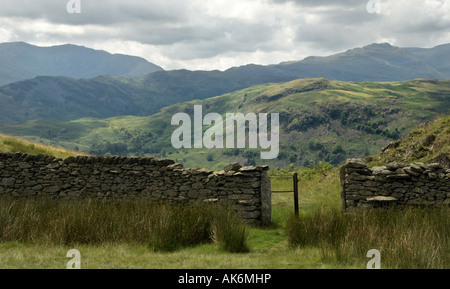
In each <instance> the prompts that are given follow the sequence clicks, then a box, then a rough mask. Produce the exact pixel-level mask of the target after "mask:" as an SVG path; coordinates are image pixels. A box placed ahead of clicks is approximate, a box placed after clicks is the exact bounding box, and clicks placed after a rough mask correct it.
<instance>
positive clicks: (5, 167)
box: [0, 153, 271, 225]
mask: <svg viewBox="0 0 450 289" xmlns="http://www.w3.org/2000/svg"><path fill="white" fill-rule="evenodd" d="M267 170H268V167H242V166H240V165H239V164H232V165H229V166H227V167H225V169H224V170H223V171H219V172H213V171H210V170H207V169H185V168H183V166H182V165H181V164H177V163H175V162H174V161H172V160H165V159H157V158H125V157H69V158H67V159H65V160H62V159H58V158H55V157H51V156H44V155H37V156H36V155H28V154H21V153H2V154H0V197H12V198H39V197H51V198H53V199H60V200H62V199H81V198H98V199H113V200H114V199H130V198H135V199H136V198H147V199H151V200H155V201H169V202H175V203H182V204H190V203H194V202H199V201H200V202H203V201H206V202H217V203H221V204H224V205H227V206H233V208H235V209H236V210H237V211H238V212H239V214H240V215H241V216H242V218H243V219H244V220H245V221H246V222H247V223H249V224H252V225H268V224H269V223H270V219H271V189H270V180H269V177H268V176H267Z"/></svg>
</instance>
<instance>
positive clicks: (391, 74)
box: [0, 43, 450, 123]
mask: <svg viewBox="0 0 450 289" xmlns="http://www.w3.org/2000/svg"><path fill="white" fill-rule="evenodd" d="M8 46H12V47H10V48H9V49H6V48H7V47H8ZM13 48H14V49H13ZM19 48H21V49H24V50H21V49H19ZM28 50H29V51H28ZM18 51H22V52H20V53H19V54H17V53H18ZM36 51H37V52H36ZM50 51H55V52H54V53H51V52H50ZM72 52H73V54H72ZM40 53H42V55H41V54H40ZM8 55H16V56H15V57H18V60H15V61H14V60H13V59H14V58H13V57H12V56H8ZM17 55H22V58H23V59H21V57H20V56H17ZM32 55H34V56H33V57H32ZM36 55H38V56H36ZM449 55H450V44H446V45H441V46H437V47H435V48H429V49H424V48H399V47H394V46H391V45H390V44H386V43H385V44H372V45H368V46H366V47H362V48H355V49H351V50H348V51H346V52H343V53H339V54H336V55H332V56H327V57H308V58H306V59H304V60H301V61H291V62H284V63H280V64H277V65H267V66H262V65H246V66H241V67H234V68H230V69H228V70H226V71H218V70H215V71H189V70H172V71H164V70H162V69H161V68H159V67H157V66H154V65H153V64H150V63H148V62H147V61H145V60H143V59H140V58H134V57H126V56H118V55H111V54H108V53H106V52H99V51H95V50H91V49H88V48H82V47H78V46H73V45H63V46H56V47H51V48H36V47H33V46H29V45H27V44H24V43H9V44H2V45H0V63H1V65H0V79H2V78H3V79H4V78H5V77H6V76H5V75H10V76H13V75H15V74H16V75H17V74H19V73H15V74H14V73H8V71H18V72H21V73H20V74H21V75H22V76H23V78H26V77H32V75H36V74H38V75H40V76H38V77H35V78H31V79H27V80H23V81H19V82H15V83H10V84H8V85H5V86H2V87H0V105H1V106H0V123H13V122H17V121H27V120H34V119H54V120H61V121H68V120H75V119H78V118H83V117H95V118H109V117H115V116H124V115H135V116H148V115H152V114H154V113H156V112H158V111H159V110H160V109H161V108H163V107H165V106H168V105H171V104H175V103H180V102H184V101H190V100H194V99H206V98H210V97H214V96H217V95H222V94H225V93H230V92H233V91H236V90H240V89H244V88H247V87H250V86H253V85H259V84H264V83H276V82H286V81H291V80H295V79H299V78H326V79H328V80H339V81H353V82H364V81H378V82H381V81H406V80H411V79H417V78H432V79H438V80H444V79H450V60H448V59H449V57H448V56H449ZM5 59H9V60H7V61H5ZM32 59H38V60H39V61H36V60H32ZM49 59H50V60H49ZM93 59H95V60H96V61H93ZM117 59H119V60H121V59H123V60H124V61H123V62H120V61H114V60H117ZM16 62H17V63H16ZM74 62H76V64H77V65H75V64H74ZM5 63H6V65H5ZM102 63H103V65H100V64H102ZM117 63H121V64H122V66H121V65H118V66H119V67H122V68H124V67H127V69H122V71H121V70H120V69H113V68H112V67H114V65H115V64H117ZM133 63H134V65H133ZM136 63H138V64H136ZM66 64H67V65H66ZM147 66H148V67H149V69H152V68H154V69H155V70H157V71H154V72H152V73H148V74H145V76H137V77H132V76H134V75H137V74H144V73H145V71H146V70H145V69H143V68H142V67H147ZM130 67H131V68H130ZM94 68H95V69H94ZM40 69H41V70H40ZM39 70H40V71H39ZM5 71H6V73H5ZM30 71H32V72H33V73H31V72H30ZM138 72H139V73H138ZM48 74H57V75H58V76H43V75H48ZM69 74H70V75H69ZM106 74H110V75H111V74H114V76H108V75H106ZM89 75H91V76H92V75H96V76H95V77H93V78H89ZM123 75H127V77H120V76H123ZM69 76H70V77H69ZM80 78H82V79H80Z"/></svg>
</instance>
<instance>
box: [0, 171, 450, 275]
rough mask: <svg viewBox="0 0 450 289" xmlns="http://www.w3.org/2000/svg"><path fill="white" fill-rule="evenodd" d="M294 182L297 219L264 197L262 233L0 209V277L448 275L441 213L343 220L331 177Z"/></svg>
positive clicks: (218, 215) (64, 206) (190, 217)
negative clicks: (392, 271) (52, 273)
mask: <svg viewBox="0 0 450 289" xmlns="http://www.w3.org/2000/svg"><path fill="white" fill-rule="evenodd" d="M324 167H325V166H324ZM289 170H292V168H286V171H289ZM309 170H316V172H315V173H311V171H309ZM272 173H273V172H272ZM299 173H300V176H301V177H300V182H299V195H300V202H299V203H300V204H299V207H300V218H296V217H294V216H293V211H294V206H293V194H292V193H282V194H273V196H272V225H271V226H269V227H265V228H259V227H250V226H243V225H242V224H240V223H239V221H238V220H237V219H235V215H233V214H230V213H229V212H228V211H218V210H213V211H211V210H209V209H206V208H205V207H202V206H200V207H193V208H190V209H183V208H180V207H172V206H155V205H151V204H147V203H145V202H142V201H139V202H136V201H129V202H123V203H105V202H87V203H86V202H81V203H60V204H56V203H51V202H50V203H49V202H41V203H39V202H38V203H36V202H26V201H17V202H14V203H12V202H11V201H6V200H1V201H0V268H48V269H53V268H54V269H63V268H65V266H66V263H67V262H68V261H69V258H67V257H66V253H67V251H68V250H70V249H77V250H79V251H80V252H81V257H82V258H81V262H82V264H81V266H82V268H84V269H107V268H114V269H116V268H126V269H128V268H133V269H142V268H148V269H332V268H333V269H335V268H346V269H347V268H348V269H350V268H352V269H353V268H357V269H364V268H366V265H367V262H368V261H369V259H368V258H367V257H366V254H367V252H368V251H369V250H371V249H377V250H380V252H381V257H382V259H381V262H382V263H381V265H382V268H449V267H450V264H449V257H448V256H449V254H448V248H449V247H450V246H449V242H450V241H449V237H450V232H449V228H450V226H449V225H450V224H449V220H450V218H449V217H450V216H449V210H448V209H442V210H435V211H422V210H413V209H411V210H409V209H408V210H406V211H400V212H389V213H388V214H377V213H366V214H355V215H347V214H342V213H341V212H340V206H341V199H340V183H339V172H338V170H337V169H331V168H327V169H326V170H324V171H321V170H320V168H319V169H318V168H310V169H303V170H302V171H300V172H299ZM273 174H275V173H273ZM272 186H273V187H272V188H273V190H290V189H291V188H292V180H289V179H286V180H284V179H283V180H276V181H274V182H273V183H272Z"/></svg>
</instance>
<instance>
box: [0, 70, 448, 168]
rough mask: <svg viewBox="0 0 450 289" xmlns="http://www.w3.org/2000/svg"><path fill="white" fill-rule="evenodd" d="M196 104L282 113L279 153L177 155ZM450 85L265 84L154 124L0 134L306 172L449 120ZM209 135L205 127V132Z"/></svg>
mask: <svg viewBox="0 0 450 289" xmlns="http://www.w3.org/2000/svg"><path fill="white" fill-rule="evenodd" d="M194 105H202V106H203V114H204V115H205V114H207V113H211V112H215V113H219V114H220V115H222V117H223V118H224V119H225V114H226V113H236V112H242V113H243V114H247V113H256V114H258V113H269V114H270V113H279V114H280V126H281V128H280V135H281V136H280V143H281V146H280V154H279V156H278V159H276V160H271V161H262V160H261V159H260V152H261V150H260V149H215V150H209V149H179V150H176V149H174V148H173V147H172V144H171V136H172V133H173V132H174V130H175V129H176V128H177V127H174V126H172V125H171V119H172V116H173V115H175V114H176V113H179V112H186V113H188V114H190V115H191V116H192V113H193V108H194ZM449 112H450V81H437V80H413V81H407V82H392V83H369V82H366V83H354V82H339V81H328V80H325V79H300V80H295V81H291V82H287V83H276V84H264V85H258V86H253V87H250V88H247V89H244V90H240V91H236V92H232V93H228V94H224V95H222V96H217V97H214V98H210V99H206V100H196V101H191V102H185V103H181V104H176V105H173V106H170V107H166V108H164V109H162V110H161V111H160V112H158V113H157V114H155V115H152V116H149V117H134V116H127V117H116V118H109V119H95V118H84V119H79V120H76V121H70V122H58V121H50V120H36V121H30V122H24V123H16V124H12V125H3V126H0V131H1V132H4V133H8V134H13V135H18V136H22V137H26V138H30V139H33V140H35V141H40V142H44V143H46V144H51V145H57V146H62V147H66V148H69V149H78V150H80V151H85V152H89V153H92V154H107V155H109V154H112V155H129V156H160V157H167V158H171V159H174V160H177V161H179V162H182V163H184V164H185V165H186V166H187V167H195V166H200V167H208V168H213V169H217V168H221V167H223V165H224V164H228V163H230V162H232V161H238V162H240V163H242V164H268V165H271V166H285V165H288V164H290V163H294V164H296V165H300V166H305V165H309V164H311V163H315V162H318V161H327V162H330V163H332V164H335V165H337V164H340V163H342V162H344V161H345V159H347V158H351V157H365V156H369V155H374V154H376V153H377V152H379V151H380V150H381V149H382V148H383V147H385V146H386V145H388V144H389V143H390V142H392V141H395V140H398V139H399V138H400V137H404V136H406V135H407V134H408V133H409V132H410V131H411V130H412V129H413V128H415V127H417V126H418V125H419V124H421V123H424V122H427V121H431V120H434V119H435V118H436V117H438V116H444V115H449ZM206 129H207V128H206V127H205V128H204V130H206Z"/></svg>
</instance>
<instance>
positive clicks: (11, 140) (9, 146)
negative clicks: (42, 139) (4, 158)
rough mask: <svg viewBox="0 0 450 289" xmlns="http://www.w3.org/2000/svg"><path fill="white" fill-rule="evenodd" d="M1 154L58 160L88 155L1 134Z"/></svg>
mask: <svg viewBox="0 0 450 289" xmlns="http://www.w3.org/2000/svg"><path fill="white" fill-rule="evenodd" d="M0 153H26V154H33V155H39V154H43V155H49V156H55V157H58V158H68V157H71V156H79V155H87V154H84V153H80V152H75V151H71V150H67V149H63V148H56V147H52V146H47V145H43V144H40V143H36V142H31V141H28V140H25V139H21V138H17V137H12V136H8V135H4V134H0Z"/></svg>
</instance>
